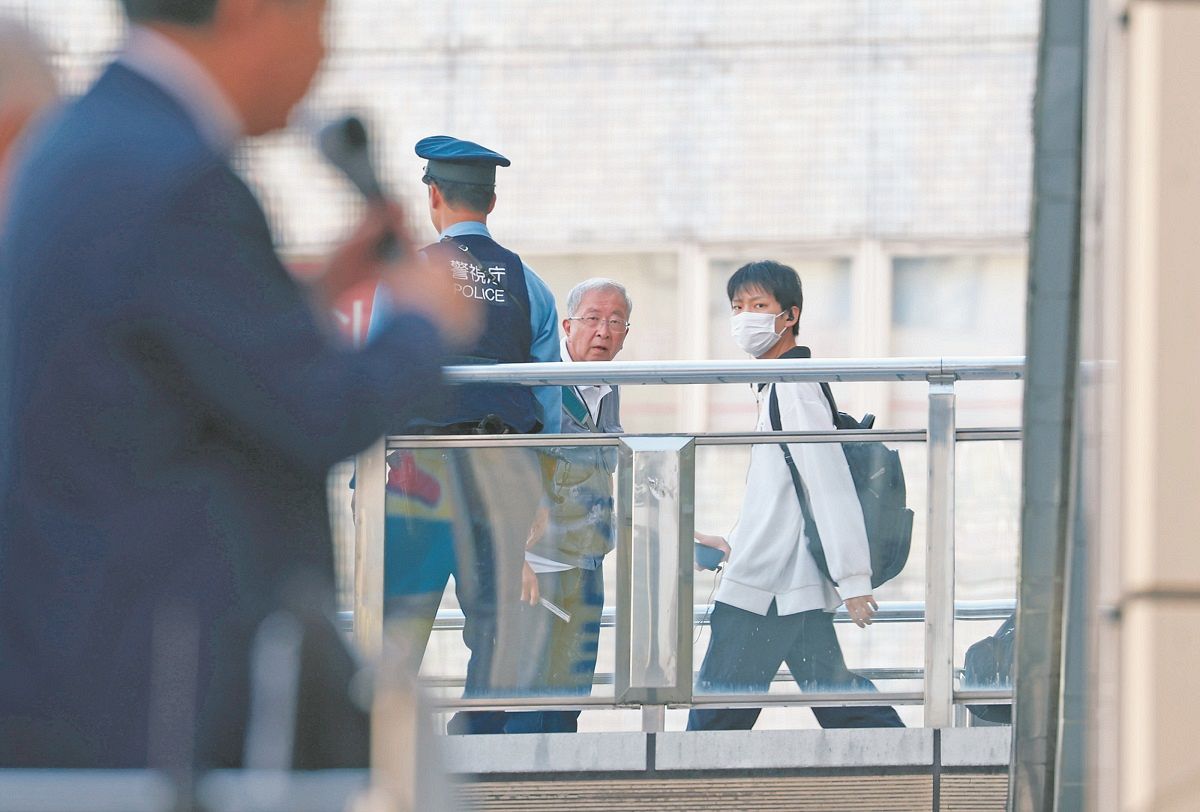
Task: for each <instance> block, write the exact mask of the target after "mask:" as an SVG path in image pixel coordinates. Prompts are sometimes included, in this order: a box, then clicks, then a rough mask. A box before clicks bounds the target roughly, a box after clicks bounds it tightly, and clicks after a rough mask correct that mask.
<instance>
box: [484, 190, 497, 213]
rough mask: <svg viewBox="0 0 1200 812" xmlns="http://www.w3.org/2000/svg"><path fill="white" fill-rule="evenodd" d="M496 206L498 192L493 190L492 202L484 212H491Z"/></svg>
mask: <svg viewBox="0 0 1200 812" xmlns="http://www.w3.org/2000/svg"><path fill="white" fill-rule="evenodd" d="M494 208H496V193H495V192H492V202H491V203H488V207H487V211H485V212H484V214H491V213H492V209H494Z"/></svg>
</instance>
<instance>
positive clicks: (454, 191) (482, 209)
mask: <svg viewBox="0 0 1200 812" xmlns="http://www.w3.org/2000/svg"><path fill="white" fill-rule="evenodd" d="M421 180H423V181H424V182H425V183H427V184H429V185H430V186H436V187H438V191H440V192H441V193H442V197H443V198H445V200H446V202H447V203H449V204H450V206H451V207H453V208H456V209H461V208H467V209H470V210H471V211H473V212H478V213H479V214H487V213H488V209H489V208H491V206H492V197H493V196H494V195H495V194H496V190H495V189H494V188H493V187H491V186H480V185H479V184H477V183H457V182H455V181H449V180H442V179H440V178H435V177H432V176H430V175H426V176H425V177H423V178H421Z"/></svg>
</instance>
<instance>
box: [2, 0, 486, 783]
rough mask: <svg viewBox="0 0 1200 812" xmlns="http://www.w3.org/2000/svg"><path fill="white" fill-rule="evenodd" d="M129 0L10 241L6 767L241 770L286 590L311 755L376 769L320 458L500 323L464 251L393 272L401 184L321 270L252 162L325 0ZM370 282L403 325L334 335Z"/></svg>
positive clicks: (23, 201) (343, 451)
mask: <svg viewBox="0 0 1200 812" xmlns="http://www.w3.org/2000/svg"><path fill="white" fill-rule="evenodd" d="M123 4H124V7H125V10H126V12H127V14H128V16H129V18H130V21H131V23H132V24H133V26H132V30H131V35H130V38H129V41H128V43H127V45H126V47H125V49H124V51H123V52H122V54H121V55H120V57H119V58H118V59H117V60H116V62H115V63H114V64H113V65H111V66H109V67H108V68H107V69H106V70H105V71H104V73H103V74H102V75H101V76H100V78H99V80H98V81H97V82H96V84H95V85H94V86H93V87H92V88H91V89H90V90H89V91H88V92H87V93H86V94H85V95H84V96H83V97H82V98H81V99H79V100H78V101H76V102H74V103H73V104H71V105H70V106H68V107H67V108H66V109H65V110H64V111H63V112H62V113H61V114H60V115H59V116H58V117H57V118H56V119H55V120H53V121H51V122H49V123H48V125H47V127H46V130H45V131H44V132H42V133H41V134H40V137H39V139H38V142H37V143H36V144H34V145H32V146H31V149H30V150H29V153H28V155H27V156H26V157H25V159H24V161H23V162H22V165H21V168H20V169H19V171H18V172H17V173H16V175H15V177H14V181H13V185H12V194H11V200H10V206H9V214H8V219H7V224H6V226H5V227H4V232H3V233H5V234H6V235H7V236H6V238H5V239H4V242H3V245H2V246H0V376H2V377H0V453H2V454H3V457H2V458H0V765H12V764H34V765H46V764H57V765H70V766H81V767H136V766H141V765H146V764H152V765H164V764H169V765H179V764H182V763H184V762H185V761H186V762H187V763H190V762H191V761H192V760H193V759H194V760H195V761H198V762H199V763H201V764H203V765H207V766H236V765H237V764H239V763H240V762H241V760H242V757H243V739H244V729H245V727H246V717H247V709H248V707H249V704H250V702H249V690H248V673H249V670H250V666H249V658H250V654H249V653H250V650H251V641H252V640H253V637H254V634H255V630H256V629H257V628H258V627H259V624H260V622H261V621H262V620H263V619H264V618H266V617H269V616H271V615H273V614H274V613H276V612H277V611H279V610H281V609H284V610H287V611H289V612H291V613H292V614H293V615H294V616H295V617H297V618H298V619H299V620H301V622H302V624H303V626H304V630H305V636H304V640H303V643H304V645H303V647H302V648H301V650H300V651H299V653H298V654H297V656H296V660H297V661H298V662H300V663H301V665H302V667H303V668H304V671H303V673H302V676H301V679H300V683H299V687H298V694H299V711H298V714H297V715H296V717H295V719H294V726H295V735H296V741H295V747H294V750H293V753H294V765H295V766H296V767H298V768H302V769H304V768H316V767H327V766H343V765H362V764H364V763H365V761H366V758H367V741H366V724H365V717H364V716H363V715H362V714H361V713H360V712H358V711H357V710H356V709H355V708H354V707H353V706H352V704H351V702H350V700H349V697H348V694H347V691H346V690H345V688H346V683H347V681H348V679H349V677H350V675H351V674H352V671H353V663H352V661H351V659H350V657H349V652H347V651H344V650H342V649H341V648H339V644H340V641H339V639H338V637H337V635H336V633H335V632H334V631H333V630H332V627H330V626H328V625H323V624H322V623H321V622H320V621H321V618H322V617H323V616H324V615H326V614H328V613H329V612H331V611H332V608H333V556H332V549H331V540H330V530H329V517H328V515H327V509H326V497H325V486H326V476H327V472H328V469H329V468H330V466H331V465H332V464H333V463H335V462H337V461H339V460H341V459H344V458H346V457H347V456H349V455H351V454H353V453H355V452H357V451H359V450H360V449H362V448H364V447H365V446H367V445H368V444H370V443H371V442H372V441H373V440H375V438H377V437H378V436H380V435H381V434H382V433H383V432H384V431H385V429H386V427H388V426H390V425H395V424H396V423H398V422H400V421H402V420H403V419H405V416H406V415H408V414H411V413H414V412H415V410H419V409H422V408H428V406H429V404H428V402H426V401H427V399H428V398H430V397H437V396H438V394H439V390H440V365H441V362H442V359H443V357H444V355H445V350H446V348H447V347H448V346H449V345H457V344H459V343H465V342H467V341H470V340H472V339H473V338H474V333H473V330H474V328H473V327H471V325H474V324H475V323H477V321H478V319H477V317H476V315H475V313H474V311H473V309H472V305H471V303H470V301H469V300H467V299H464V298H463V297H461V296H457V295H456V294H455V293H454V290H453V286H452V281H451V278H450V276H449V273H448V272H438V271H436V270H434V269H432V268H430V267H425V266H419V265H415V264H414V265H393V266H389V267H384V265H383V264H382V263H381V262H380V261H379V259H378V252H377V250H376V249H377V247H378V245H379V244H380V241H381V239H382V238H383V237H384V236H385V234H386V233H387V232H388V231H389V230H390V231H391V232H392V233H393V234H396V235H398V236H399V238H400V240H401V242H402V243H404V244H407V243H406V240H405V238H404V235H403V227H402V224H401V218H400V216H399V214H398V212H397V211H395V210H383V209H382V207H381V208H380V210H377V211H372V212H371V213H370V215H369V216H368V217H367V218H366V219H365V221H364V223H363V224H362V226H361V227H360V228H359V229H358V231H357V232H356V233H355V234H354V235H353V236H352V237H351V238H350V240H349V241H348V242H347V243H346V244H345V245H344V246H342V248H340V249H339V250H338V251H337V252H335V254H334V256H333V257H332V258H331V260H330V262H329V266H328V270H327V272H326V273H325V275H324V276H322V277H321V278H320V279H318V280H317V281H316V282H315V283H314V284H313V285H311V286H310V287H309V289H307V290H306V289H304V287H302V286H301V285H299V284H298V283H297V282H296V281H295V280H293V278H292V277H291V276H290V275H289V274H288V272H287V270H286V269H285V268H284V266H283V264H282V263H281V262H280V260H279V258H278V256H277V255H276V253H275V250H274V248H273V244H272V236H271V233H270V230H269V228H268V225H267V220H266V217H265V216H264V213H263V211H262V209H261V207H260V205H259V203H258V201H257V200H256V199H255V197H254V195H253V194H252V193H251V191H250V190H249V189H248V188H247V186H246V185H245V183H243V181H242V180H241V179H240V178H239V177H238V176H237V175H236V174H235V173H234V171H233V170H232V168H231V166H230V162H229V153H230V151H231V150H232V149H233V147H234V146H235V145H236V143H237V142H238V140H239V139H240V138H242V137H243V136H254V135H260V134H263V133H267V132H270V131H272V130H275V129H278V128H280V127H282V126H284V124H285V122H286V121H287V118H288V115H289V112H290V111H291V109H292V107H293V106H294V105H295V104H296V103H297V102H298V101H299V100H300V99H301V98H302V97H303V95H304V94H305V92H306V90H307V88H308V86H309V84H310V82H311V81H312V78H313V75H314V74H315V72H316V70H317V68H318V66H319V64H320V62H321V60H322V57H323V55H324V52H325V48H324V43H323V34H322V32H323V24H324V17H325V13H326V5H327V4H326V2H325V0H123ZM408 247H409V255H410V256H411V255H412V251H411V246H408ZM373 278H381V279H382V280H383V281H384V283H385V284H387V285H388V286H389V292H390V294H391V296H392V297H393V299H394V301H395V302H396V304H397V307H396V309H395V311H394V313H393V317H392V320H391V322H390V323H389V324H388V325H387V327H386V328H385V329H383V330H381V331H380V332H379V333H378V334H377V335H376V336H375V337H374V339H373V340H372V342H371V343H370V344H369V345H368V346H366V347H365V348H364V349H362V350H361V351H357V352H355V351H350V350H348V349H345V348H341V347H339V346H338V345H336V344H334V343H332V342H331V341H330V340H329V339H328V338H327V336H326V335H325V334H324V333H323V332H322V330H321V329H320V328H319V326H318V323H319V320H318V318H317V317H316V314H315V312H314V311H319V310H322V309H323V308H324V307H325V305H326V304H327V303H329V302H330V301H332V300H333V298H334V297H335V296H336V295H337V294H339V293H340V292H342V291H343V290H345V289H347V288H348V287H349V286H351V285H354V284H357V283H359V282H364V281H367V280H369V279H373ZM196 728H199V729H200V731H201V733H200V735H199V737H198V738H197V739H193V735H192V734H193V731H194V730H195V729H196Z"/></svg>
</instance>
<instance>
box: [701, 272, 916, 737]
mask: <svg viewBox="0 0 1200 812" xmlns="http://www.w3.org/2000/svg"><path fill="white" fill-rule="evenodd" d="M727 293H728V296H729V302H730V306H731V307H732V310H733V316H732V321H731V330H732V334H733V339H734V341H735V342H736V343H737V345H738V346H739V347H740V348H741V349H742V350H743V351H745V352H746V353H748V354H750V355H753V356H754V357H755V358H763V359H770V358H808V357H810V353H809V350H808V348H807V347H801V346H797V344H796V334H797V333H798V332H799V321H800V312H801V310H802V308H803V304H804V298H803V294H802V292H801V287H800V277H799V276H797V274H796V272H795V271H794V270H793V269H792V268H789V267H788V266H786V265H782V264H780V263H778V262H771V261H762V262H754V263H751V264H749V265H745V266H743V267H742V268H740V269H738V271H737V272H736V273H734V275H733V276H732V277H731V278H730V280H729V283H728V285H727ZM756 394H757V397H758V402H759V419H758V427H757V428H758V431H770V430H771V420H770V417H769V411H770V409H769V407H768V405H769V404H770V403H771V401H772V399H774V400H776V401H777V403H778V408H779V416H780V422H781V425H782V427H783V429H784V430H785V431H830V430H832V429H833V428H834V424H833V415H832V413H831V411H830V407H829V402H828V401H827V400H826V398H825V396H824V393H823V392H822V391H821V385H820V384H817V383H780V384H766V385H760V386H759V387H758V388H757V391H756ZM789 450H790V452H791V455H792V458H793V460H794V462H795V464H796V467H797V469H798V472H799V475H800V479H801V481H802V482H803V483H804V487H805V490H806V492H807V495H808V500H809V506H810V507H811V515H812V517H813V520H814V524H815V525H816V526H817V529H818V530H819V533H820V539H821V543H822V546H823V548H824V551H825V557H826V563H827V564H828V568H829V576H830V577H828V578H827V577H825V576H824V575H823V574H822V573H821V571H820V569H819V568H818V566H817V563H816V561H815V560H814V559H813V557H812V555H811V554H810V553H809V551H808V545H807V543H806V539H807V536H806V528H805V520H804V514H803V511H802V510H801V506H800V502H799V499H798V497H797V493H796V490H795V486H794V484H793V481H792V477H791V473H790V472H789V470H788V465H787V463H786V462H785V460H784V456H783V453H782V452H781V450H780V448H779V447H778V446H777V445H773V444H760V445H755V446H754V447H753V449H752V451H751V455H750V469H749V471H748V472H747V475H746V495H745V497H744V500H743V503H742V509H741V514H740V516H739V518H738V522H737V525H736V526H735V527H734V529H733V531H732V532H731V533H730V535H729V540H728V542H726V540H725V539H724V538H721V537H719V536H709V535H706V534H703V533H697V534H696V539H697V541H699V542H700V543H701V544H705V545H708V546H710V547H716V548H718V549H721V550H722V551H723V552H725V553H726V555H727V556H728V558H729V564H728V566H727V567H726V568H725V572H724V575H723V576H722V579H721V583H720V585H719V586H718V587H717V591H716V595H715V606H714V608H713V613H712V618H711V632H712V633H711V636H710V639H709V646H708V652H707V653H706V654H705V657H704V663H703V665H701V667H700V674H699V676H698V678H697V685H696V690H697V693H705V692H707V693H734V692H755V693H759V692H762V693H765V692H766V691H767V689H768V688H769V687H770V684H771V680H772V678H773V677H774V676H775V674H776V672H777V671H778V670H779V666H780V665H782V664H783V663H785V662H786V663H787V666H788V669H789V670H790V671H791V673H792V677H793V678H794V679H795V680H796V682H797V684H798V685H799V686H800V687H801V688H802V689H804V690H806V691H864V690H867V691H871V690H874V689H875V688H874V685H872V684H871V682H870V681H869V680H867V679H865V678H864V677H861V676H859V675H858V674H855V673H854V672H852V671H850V670H849V669H847V668H846V663H845V660H844V659H843V657H842V651H841V647H840V646H839V645H838V640H837V635H836V633H835V632H834V629H833V614H832V613H833V611H834V610H835V609H837V607H838V605H839V604H841V603H843V602H844V603H845V604H846V609H847V610H848V612H849V613H850V617H851V618H852V619H853V620H854V622H855V623H856V624H857V625H858V626H859V627H866V626H869V625H870V624H871V618H872V617H873V615H874V614H875V611H876V610H877V609H878V606H877V604H876V603H875V600H874V598H873V597H872V596H871V556H870V551H869V548H868V547H867V535H866V529H865V527H864V525H863V517H862V509H861V507H860V506H859V503H858V496H857V493H856V491H855V488H854V482H853V480H852V479H851V477H850V470H849V468H848V467H847V465H846V458H845V456H844V455H843V453H842V449H841V447H840V446H839V445H838V444H837V443H790V444H789ZM831 579H832V581H831ZM813 713H814V714H815V715H816V717H817V721H818V722H819V723H820V724H821V726H822V727H902V726H903V723H902V722H901V721H900V717H899V716H897V714H896V712H895V711H894V710H893V709H892V708H890V707H883V706H874V707H858V708H851V707H846V708H813ZM758 714H759V709H758V708H729V709H720V710H693V711H692V712H691V714H690V715H689V717H688V730H732V729H741V730H747V729H749V728H751V727H753V726H754V722H755V720H757V718H758Z"/></svg>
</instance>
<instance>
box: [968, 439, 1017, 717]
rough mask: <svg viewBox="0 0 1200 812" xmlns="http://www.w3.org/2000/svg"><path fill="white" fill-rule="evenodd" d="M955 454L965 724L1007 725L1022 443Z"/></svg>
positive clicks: (1003, 442)
mask: <svg viewBox="0 0 1200 812" xmlns="http://www.w3.org/2000/svg"><path fill="white" fill-rule="evenodd" d="M968 436H969V433H968ZM964 439H966V438H964ZM956 452H957V453H956V466H957V474H958V475H957V477H956V483H955V503H956V510H955V535H956V545H955V601H956V604H957V607H958V611H957V612H956V617H955V624H954V663H955V670H956V673H957V675H958V680H957V689H956V690H957V692H958V693H959V694H962V696H960V699H962V698H963V697H968V696H969V697H972V698H973V701H969V702H965V705H966V707H967V708H968V709H969V716H966V717H964V716H962V715H961V714H960V721H964V722H966V723H968V724H995V723H1005V722H1008V721H1009V720H1011V706H1010V705H1009V704H1008V703H1007V701H1005V700H1007V697H1008V696H1009V694H1010V692H1011V688H1012V680H1011V667H1012V643H1013V641H1014V634H1013V625H1012V624H1013V618H1014V616H1015V612H1016V601H1017V568H1018V561H1017V559H1018V551H1019V548H1020V531H1021V442H1020V440H1018V439H988V440H978V441H960V442H959V443H958V446H957V450H956ZM988 703H993V704H988Z"/></svg>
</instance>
